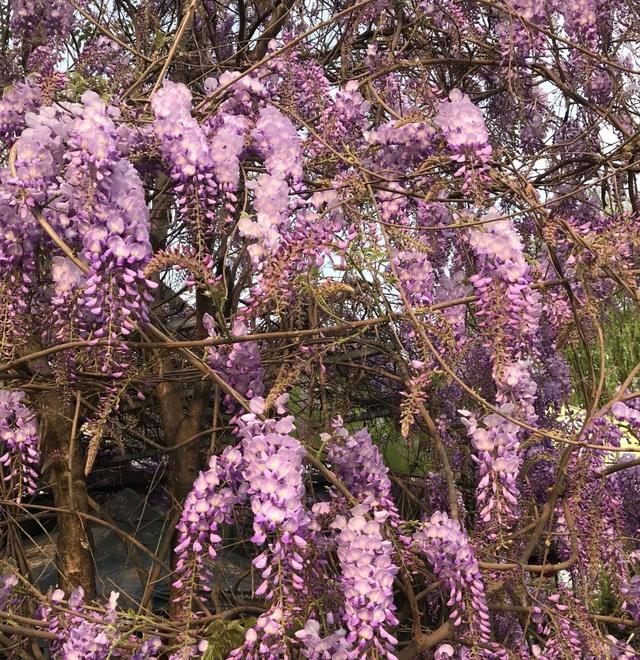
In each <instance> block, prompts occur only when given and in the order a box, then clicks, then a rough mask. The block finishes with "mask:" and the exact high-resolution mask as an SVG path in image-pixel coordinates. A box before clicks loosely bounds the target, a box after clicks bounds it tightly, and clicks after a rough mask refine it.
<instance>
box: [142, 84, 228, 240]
mask: <svg viewBox="0 0 640 660" xmlns="http://www.w3.org/2000/svg"><path fill="white" fill-rule="evenodd" d="M191 101H192V97H191V92H190V91H189V89H188V88H187V87H186V86H185V85H183V84H182V83H174V82H171V81H170V80H165V82H164V83H163V85H162V87H161V88H160V89H159V90H158V91H157V92H156V93H155V94H154V95H153V98H152V99H151V107H152V108H153V111H154V112H155V116H156V119H155V121H154V124H153V126H154V130H155V135H156V137H157V138H158V141H159V142H160V150H161V152H162V155H163V157H164V159H165V160H166V162H167V164H168V165H169V166H170V168H171V177H172V179H173V180H174V181H175V183H176V184H177V185H176V188H175V191H176V192H177V193H178V200H177V203H178V209H179V211H180V213H181V215H182V216H183V217H184V218H185V219H186V220H187V222H188V223H189V227H190V229H191V231H192V232H193V233H194V235H195V238H196V242H197V243H198V246H199V250H200V252H203V251H204V240H205V234H206V233H207V232H208V231H209V229H210V227H211V226H212V224H213V223H214V221H215V218H216V215H215V208H216V203H217V195H218V186H217V184H216V180H215V164H214V159H213V150H212V145H211V143H210V142H209V139H208V137H207V134H206V132H205V130H204V128H203V127H202V126H201V125H200V124H199V123H198V121H197V119H195V117H193V116H192V114H191Z"/></svg>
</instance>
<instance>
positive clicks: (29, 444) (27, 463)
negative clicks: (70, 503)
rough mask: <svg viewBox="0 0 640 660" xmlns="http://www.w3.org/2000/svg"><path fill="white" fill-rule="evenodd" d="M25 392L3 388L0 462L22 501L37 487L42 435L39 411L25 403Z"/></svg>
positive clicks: (0, 392) (11, 492)
mask: <svg viewBox="0 0 640 660" xmlns="http://www.w3.org/2000/svg"><path fill="white" fill-rule="evenodd" d="M25 396H26V395H25V393H24V392H11V391H9V390H0V443H1V447H0V451H2V456H0V464H1V465H2V466H3V470H2V472H3V473H4V474H3V480H4V481H5V482H8V483H9V484H10V485H9V492H8V495H9V496H11V497H14V498H15V499H16V501H18V502H20V500H21V498H22V497H23V495H25V494H29V493H35V492H36V490H37V484H36V479H37V477H38V474H37V472H36V468H37V467H38V464H39V462H40V449H39V444H40V436H39V433H38V422H37V420H36V417H35V415H34V414H33V413H32V412H31V410H30V409H29V408H28V407H27V406H26V405H25V404H24V403H23V402H24V399H25Z"/></svg>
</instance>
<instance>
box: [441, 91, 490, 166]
mask: <svg viewBox="0 0 640 660" xmlns="http://www.w3.org/2000/svg"><path fill="white" fill-rule="evenodd" d="M435 124H436V126H438V128H440V130H441V131H442V133H443V135H444V137H445V139H446V140H447V144H448V146H449V149H450V150H451V152H452V158H453V160H455V161H457V162H458V163H461V166H460V168H459V169H458V171H457V172H456V174H457V175H458V174H465V175H466V173H467V168H468V167H473V166H474V164H475V163H479V164H480V168H479V169H480V170H482V169H484V168H485V167H486V165H487V163H488V162H489V159H490V158H491V154H492V149H491V145H490V144H489V134H488V133H487V128H486V126H485V123H484V118H483V116H482V112H481V111H480V110H479V109H478V108H477V107H476V106H475V105H473V103H471V101H470V100H469V97H468V96H466V95H465V94H463V93H462V92H461V91H460V90H459V89H454V90H453V91H452V92H451V93H450V94H449V100H448V101H444V102H443V103H440V105H439V106H438V114H437V115H436V118H435Z"/></svg>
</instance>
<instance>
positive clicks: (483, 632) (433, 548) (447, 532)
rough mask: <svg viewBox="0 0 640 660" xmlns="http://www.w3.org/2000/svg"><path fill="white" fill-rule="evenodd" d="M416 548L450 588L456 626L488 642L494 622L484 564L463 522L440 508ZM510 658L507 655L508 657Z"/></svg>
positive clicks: (419, 536)
mask: <svg viewBox="0 0 640 660" xmlns="http://www.w3.org/2000/svg"><path fill="white" fill-rule="evenodd" d="M413 541H414V544H415V547H416V549H417V550H418V551H419V552H420V553H422V554H424V555H425V556H426V557H427V559H428V560H429V562H430V563H431V564H432V566H433V571H434V574H435V577H436V578H437V579H438V580H442V581H443V582H444V583H445V584H446V586H447V589H448V590H449V594H450V597H449V601H448V602H447V605H448V606H449V607H451V608H452V611H451V615H450V616H451V619H452V620H453V623H454V625H455V626H456V627H459V626H461V625H463V624H464V627H465V629H466V630H468V631H469V632H471V633H472V634H474V635H475V636H474V639H476V640H478V641H480V642H482V643H484V644H488V643H489V642H490V640H491V621H490V618H489V607H488V605H487V598H486V595H485V587H484V582H483V579H482V575H481V574H480V567H479V566H478V560H477V559H476V556H475V552H474V550H473V547H472V545H471V543H470V542H469V538H468V536H467V534H466V533H465V532H464V530H463V529H462V528H461V527H460V524H459V523H458V522H457V521H455V520H453V519H451V518H449V516H448V515H447V514H446V513H442V512H440V511H436V512H435V513H434V514H433V515H432V516H431V518H430V519H429V520H427V521H425V522H424V523H422V525H421V527H420V529H419V530H418V531H417V532H416V533H415V534H414V536H413ZM505 657H507V656H505Z"/></svg>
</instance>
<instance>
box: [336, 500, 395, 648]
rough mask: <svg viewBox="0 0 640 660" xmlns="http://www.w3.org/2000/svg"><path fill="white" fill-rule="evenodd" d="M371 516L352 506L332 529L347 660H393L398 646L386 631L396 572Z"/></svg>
mask: <svg viewBox="0 0 640 660" xmlns="http://www.w3.org/2000/svg"><path fill="white" fill-rule="evenodd" d="M376 514H377V512H376V511H375V510H371V509H370V508H369V506H368V505H365V504H363V505H358V506H356V507H354V508H353V509H351V511H350V514H349V516H348V517H345V516H338V517H336V519H335V520H334V522H333V524H332V526H333V527H334V528H336V529H339V530H340V533H339V534H338V536H337V539H336V542H337V554H338V559H339V560H340V571H341V575H340V584H341V586H342V591H343V594H344V599H345V601H344V614H343V617H342V619H343V623H344V625H345V627H346V629H347V636H346V641H347V642H349V643H351V644H352V645H353V647H352V650H351V651H350V652H349V654H348V656H347V657H349V658H362V657H368V656H369V654H379V655H380V657H383V658H390V659H391V658H395V657H396V656H395V654H394V649H395V645H396V644H397V643H398V642H397V640H396V638H395V637H394V636H393V635H392V634H391V633H390V632H389V629H390V628H393V627H394V626H396V625H397V624H398V619H397V618H396V616H395V613H394V612H395V609H396V608H395V604H394V602H393V580H394V577H395V575H396V574H397V572H398V567H397V566H396V565H395V564H394V562H393V554H394V553H393V545H392V543H391V541H388V540H386V539H384V537H383V531H382V522H381V520H378V519H376V518H377V515H376ZM382 518H383V519H384V516H382Z"/></svg>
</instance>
